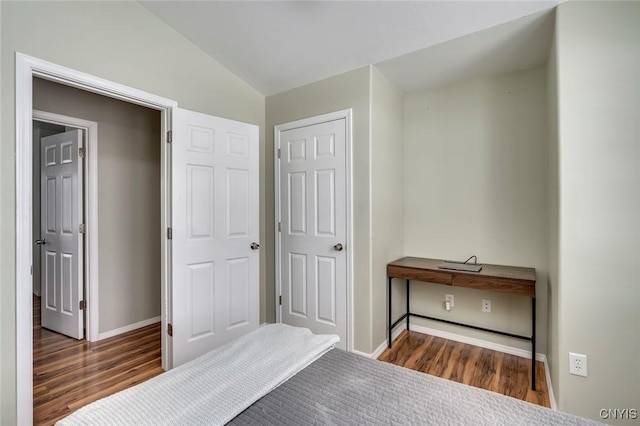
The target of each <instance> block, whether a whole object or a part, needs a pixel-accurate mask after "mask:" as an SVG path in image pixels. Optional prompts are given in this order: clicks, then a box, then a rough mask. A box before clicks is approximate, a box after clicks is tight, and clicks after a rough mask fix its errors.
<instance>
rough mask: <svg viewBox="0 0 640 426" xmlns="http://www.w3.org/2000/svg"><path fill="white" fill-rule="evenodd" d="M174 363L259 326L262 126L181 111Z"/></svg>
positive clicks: (176, 138) (176, 118)
mask: <svg viewBox="0 0 640 426" xmlns="http://www.w3.org/2000/svg"><path fill="white" fill-rule="evenodd" d="M172 128H173V138H172V139H173V141H172V171H171V173H172V199H173V203H172V204H173V208H172V224H173V228H172V230H173V232H172V234H173V236H172V239H173V241H172V253H173V264H172V290H171V291H172V298H173V305H172V330H173V367H177V366H179V365H181V364H183V363H185V362H187V361H189V360H191V359H193V358H195V357H197V356H199V355H201V354H203V353H205V352H208V351H210V350H212V349H214V348H216V347H218V346H220V345H222V344H224V343H226V342H228V341H230V340H232V339H234V338H236V337H238V336H240V335H242V334H244V333H247V332H248V331H251V330H253V329H255V328H257V327H258V323H259V307H260V305H259V291H260V289H259V264H260V254H259V250H258V248H259V246H258V238H259V229H258V227H259V192H258V159H259V145H258V127H257V126H254V125H251V124H246V123H240V122H237V121H232V120H226V119H222V118H217V117H212V116H209V115H205V114H200V113H196V112H192V111H186V110H182V109H177V108H176V109H174V110H173V126H172Z"/></svg>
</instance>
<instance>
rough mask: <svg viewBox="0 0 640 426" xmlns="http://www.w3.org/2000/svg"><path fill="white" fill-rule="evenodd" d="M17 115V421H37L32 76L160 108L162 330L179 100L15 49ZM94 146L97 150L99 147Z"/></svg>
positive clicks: (166, 361)
mask: <svg viewBox="0 0 640 426" xmlns="http://www.w3.org/2000/svg"><path fill="white" fill-rule="evenodd" d="M15 73H16V74H15V78H16V80H15V85H16V87H15V114H16V124H15V125H16V129H15V132H16V146H15V149H16V411H17V424H20V425H30V424H32V423H33V316H32V315H33V314H32V311H33V306H32V296H31V293H32V286H31V283H32V277H31V265H32V262H33V259H32V250H33V238H32V226H33V221H32V216H33V210H32V208H33V207H32V191H33V157H32V156H33V140H32V139H33V128H32V126H33V122H32V121H33V97H32V96H33V77H40V78H44V79H46V80H51V81H54V82H57V83H62V84H65V85H67V86H72V87H75V88H78V89H81V90H85V91H88V92H93V93H97V94H100V95H103V96H108V97H110V98H115V99H119V100H122V101H125V102H129V103H133V104H137V105H142V106H145V107H148V108H152V109H155V110H159V111H160V116H161V121H160V126H161V133H160V135H161V136H160V139H161V140H160V143H161V150H160V152H161V154H160V161H161V165H160V176H161V182H160V187H161V195H160V201H161V213H160V222H161V229H159V230H158V232H161V233H162V234H161V235H163V238H161V245H162V253H161V255H160V258H161V264H162V271H161V281H162V284H161V285H162V291H161V303H162V314H161V315H162V330H166V327H167V321H168V319H170V312H169V304H168V301H169V299H168V297H169V294H170V293H169V290H170V285H171V282H170V277H171V274H170V273H169V268H170V264H171V262H170V259H171V257H170V256H171V253H170V245H169V244H168V243H167V240H166V238H164V236H165V235H166V234H165V230H166V229H167V227H168V226H169V224H170V217H171V216H170V212H171V198H170V194H169V193H168V189H169V188H170V184H169V183H170V182H169V179H170V175H169V171H170V165H171V162H170V158H171V157H170V150H169V145H168V144H167V143H166V137H167V131H168V130H169V128H170V125H171V120H170V119H171V109H172V108H175V107H176V106H177V102H176V101H173V100H170V99H166V98H162V97H159V96H156V95H153V94H150V93H146V92H143V91H141V90H137V89H133V88H131V87H127V86H124V85H122V84H118V83H114V82H111V81H109V80H105V79H102V78H99V77H95V76H92V75H90V74H86V73H83V72H79V71H75V70H73V69H70V68H66V67H63V66H60V65H56V64H53V63H51V62H47V61H43V60H40V59H37V58H33V57H30V56H27V55H24V54H22V53H19V52H16V69H15ZM94 151H95V150H94ZM161 336H162V368H164V369H165V370H166V369H168V368H169V366H170V365H171V363H170V360H169V359H168V357H167V355H168V354H169V353H170V349H171V348H170V347H169V346H170V344H171V342H170V340H169V339H167V337H166V334H165V333H161Z"/></svg>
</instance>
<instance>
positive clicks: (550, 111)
mask: <svg viewBox="0 0 640 426" xmlns="http://www.w3.org/2000/svg"><path fill="white" fill-rule="evenodd" d="M557 67H558V58H557V49H556V42H555V37H554V39H553V41H552V44H551V49H550V52H549V60H548V63H547V105H548V107H547V117H548V123H549V157H548V159H549V167H548V169H547V170H548V172H547V191H548V195H549V219H548V221H549V277H548V287H547V296H548V299H547V314H548V317H547V365H548V366H549V371H550V373H551V385H552V388H553V390H554V397H555V398H556V401H555V402H556V404H557V403H558V401H557V397H558V395H559V394H560V391H561V389H560V383H559V381H558V374H557V373H558V370H559V368H560V366H559V362H560V358H559V355H558V343H559V342H558V306H559V300H558V295H559V292H558V273H559V271H558V242H559V240H558V227H559V222H558V221H559V217H560V210H559V209H560V203H559V195H560V193H559V188H558V185H559V183H558V174H559V168H558V160H559V149H560V146H559V144H558V79H557Z"/></svg>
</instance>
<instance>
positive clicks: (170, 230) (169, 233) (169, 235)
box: [167, 227, 173, 240]
mask: <svg viewBox="0 0 640 426" xmlns="http://www.w3.org/2000/svg"><path fill="white" fill-rule="evenodd" d="M167 239H168V240H172V239H173V228H171V227H168V228H167Z"/></svg>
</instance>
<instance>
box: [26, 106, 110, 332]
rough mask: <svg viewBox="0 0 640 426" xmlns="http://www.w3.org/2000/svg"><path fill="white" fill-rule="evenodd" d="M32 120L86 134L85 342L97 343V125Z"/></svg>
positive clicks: (38, 115) (59, 118)
mask: <svg viewBox="0 0 640 426" xmlns="http://www.w3.org/2000/svg"><path fill="white" fill-rule="evenodd" d="M33 119H34V120H36V121H42V122H46V123H54V124H59V125H62V126H68V127H76V128H78V129H82V130H84V131H85V137H86V142H87V146H86V149H87V157H86V159H85V160H86V161H85V163H84V174H85V179H86V180H85V182H86V183H85V185H84V199H85V204H84V217H85V218H86V219H85V220H86V225H87V232H86V234H85V238H86V240H85V241H86V245H85V256H84V258H85V262H86V264H85V266H86V281H85V283H86V288H87V292H86V295H85V299H86V300H87V318H86V320H87V323H86V329H87V340H88V341H90V342H95V341H97V340H98V330H99V329H100V326H99V320H100V315H99V314H100V310H99V307H100V303H99V295H100V292H99V289H100V286H99V281H98V280H99V274H98V123H96V122H95V121H88V120H83V119H80V118H76V117H69V116H66V115H61V114H55V113H52V112H47V111H38V110H33Z"/></svg>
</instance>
